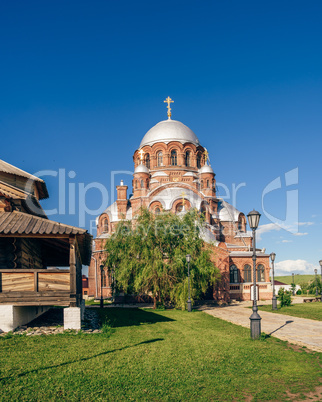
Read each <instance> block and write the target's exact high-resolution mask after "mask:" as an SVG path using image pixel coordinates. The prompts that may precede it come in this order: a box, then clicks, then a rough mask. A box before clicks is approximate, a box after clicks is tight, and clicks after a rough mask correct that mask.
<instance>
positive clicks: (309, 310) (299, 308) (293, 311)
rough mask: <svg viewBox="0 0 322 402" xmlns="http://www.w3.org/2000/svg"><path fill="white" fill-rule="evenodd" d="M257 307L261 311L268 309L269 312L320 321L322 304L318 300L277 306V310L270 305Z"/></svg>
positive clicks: (321, 318) (321, 319)
mask: <svg viewBox="0 0 322 402" xmlns="http://www.w3.org/2000/svg"><path fill="white" fill-rule="evenodd" d="M258 309H259V310H262V311H268V312H269V313H275V314H286V315H291V316H293V317H300V318H309V319H311V320H318V321H322V304H321V303H319V302H315V303H302V304H292V305H291V306H288V307H287V306H284V307H282V308H280V307H278V310H274V311H273V310H272V306H271V305H267V306H259V307H258Z"/></svg>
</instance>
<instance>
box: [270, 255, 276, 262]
mask: <svg viewBox="0 0 322 402" xmlns="http://www.w3.org/2000/svg"><path fill="white" fill-rule="evenodd" d="M270 257H271V260H272V262H274V261H275V257H276V254H275V253H271V254H270Z"/></svg>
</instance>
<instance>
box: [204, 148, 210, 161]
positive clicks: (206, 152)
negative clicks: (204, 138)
mask: <svg viewBox="0 0 322 402" xmlns="http://www.w3.org/2000/svg"><path fill="white" fill-rule="evenodd" d="M203 154H204V155H205V163H207V162H208V161H209V152H208V151H207V148H205V152H204V153H203Z"/></svg>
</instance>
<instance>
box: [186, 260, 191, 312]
mask: <svg viewBox="0 0 322 402" xmlns="http://www.w3.org/2000/svg"><path fill="white" fill-rule="evenodd" d="M186 260H187V263H188V311H189V312H191V298H190V261H191V255H190V254H187V255H186Z"/></svg>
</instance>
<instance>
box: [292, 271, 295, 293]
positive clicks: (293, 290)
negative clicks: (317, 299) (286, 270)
mask: <svg viewBox="0 0 322 402" xmlns="http://www.w3.org/2000/svg"><path fill="white" fill-rule="evenodd" d="M292 283H293V289H292V292H293V296H295V282H294V274H292Z"/></svg>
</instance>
